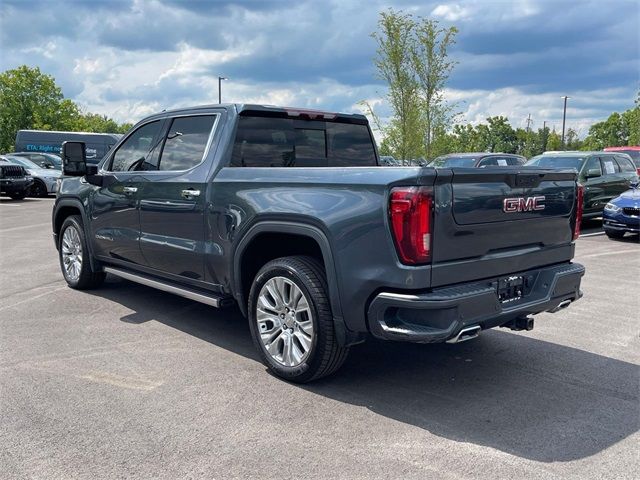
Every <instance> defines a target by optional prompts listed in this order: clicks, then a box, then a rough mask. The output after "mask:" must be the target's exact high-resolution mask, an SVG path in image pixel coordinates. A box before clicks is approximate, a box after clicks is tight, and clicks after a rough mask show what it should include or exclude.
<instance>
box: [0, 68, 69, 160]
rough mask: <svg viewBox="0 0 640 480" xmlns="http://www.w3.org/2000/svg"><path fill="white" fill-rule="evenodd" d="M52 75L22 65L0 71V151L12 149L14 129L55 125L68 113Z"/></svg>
mask: <svg viewBox="0 0 640 480" xmlns="http://www.w3.org/2000/svg"><path fill="white" fill-rule="evenodd" d="M63 99H64V97H63V95H62V90H60V88H59V87H58V86H57V85H56V83H55V80H54V79H53V77H52V76H50V75H46V74H43V73H42V72H40V69H39V68H38V67H35V68H29V67H27V66H26V65H23V66H21V67H18V68H16V69H13V70H7V71H5V72H3V73H2V74H0V151H11V150H13V142H14V139H15V136H16V132H17V131H18V130H20V129H26V128H34V126H36V125H56V124H57V123H58V120H59V119H60V117H61V116H62V115H66V114H67V113H68V105H67V104H64V105H63Z"/></svg>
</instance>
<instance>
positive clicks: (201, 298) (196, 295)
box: [104, 267, 235, 308]
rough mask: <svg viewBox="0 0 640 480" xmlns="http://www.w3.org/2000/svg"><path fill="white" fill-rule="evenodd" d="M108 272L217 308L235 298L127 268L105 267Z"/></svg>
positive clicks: (232, 301) (226, 305)
mask: <svg viewBox="0 0 640 480" xmlns="http://www.w3.org/2000/svg"><path fill="white" fill-rule="evenodd" d="M104 271H105V272H106V273H111V274H112V275H116V276H117V277H120V278H124V279H125V280H131V281H132V282H136V283H140V284H142V285H146V286H147V287H153V288H157V289H158V290H162V291H164V292H168V293H173V294H175V295H180V296H181V297H185V298H188V299H189V300H195V301H196V302H200V303H206V304H207V305H211V306H212V307H216V308H223V307H228V306H230V305H233V304H234V303H235V300H234V299H233V298H232V297H228V296H223V295H217V294H215V293H212V292H211V293H210V292H205V291H204V290H196V289H191V288H188V287H176V286H175V285H172V284H170V283H167V282H165V281H163V280H159V279H156V278H152V277H150V276H147V275H144V274H140V273H132V272H130V271H127V270H121V269H119V268H114V267H104Z"/></svg>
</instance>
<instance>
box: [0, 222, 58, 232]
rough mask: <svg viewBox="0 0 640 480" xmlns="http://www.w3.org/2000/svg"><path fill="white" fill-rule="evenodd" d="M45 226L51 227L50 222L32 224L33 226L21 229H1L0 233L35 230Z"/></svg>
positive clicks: (24, 226)
mask: <svg viewBox="0 0 640 480" xmlns="http://www.w3.org/2000/svg"><path fill="white" fill-rule="evenodd" d="M47 225H51V222H46V223H34V224H33V225H23V226H22V227H11V228H3V229H2V230H0V233H5V232H13V231H15V230H26V229H29V228H35V227H45V226H47Z"/></svg>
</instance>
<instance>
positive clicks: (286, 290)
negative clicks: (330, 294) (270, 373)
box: [256, 277, 314, 367]
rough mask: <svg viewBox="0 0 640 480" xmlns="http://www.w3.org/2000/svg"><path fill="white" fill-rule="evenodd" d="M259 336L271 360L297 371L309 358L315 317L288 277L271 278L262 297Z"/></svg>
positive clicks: (259, 303)
mask: <svg viewBox="0 0 640 480" xmlns="http://www.w3.org/2000/svg"><path fill="white" fill-rule="evenodd" d="M256 309H257V311H256V321H257V324H258V332H259V333H260V339H261V340H262V344H263V345H264V348H265V350H266V351H267V353H269V355H270V356H271V358H273V359H274V360H275V361H276V362H278V363H280V364H281V365H284V366H286V367H296V366H298V365H300V364H301V363H302V362H304V361H305V360H306V359H307V357H308V356H309V352H310V351H311V346H312V344H313V335H314V331H313V317H312V315H311V308H310V306H309V300H308V299H307V297H306V296H305V294H304V293H303V292H302V290H300V288H299V287H298V286H297V285H296V284H295V283H294V282H293V281H291V280H289V279H288V278H285V277H273V278H270V279H269V280H268V281H267V283H265V284H264V285H263V286H262V289H261V290H260V293H259V294H258V302H257V306H256Z"/></svg>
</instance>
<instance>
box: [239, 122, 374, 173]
mask: <svg viewBox="0 0 640 480" xmlns="http://www.w3.org/2000/svg"><path fill="white" fill-rule="evenodd" d="M377 164H378V163H377V158H376V153H375V147H374V142H373V138H372V136H371V132H370V131H369V127H368V126H367V124H366V123H351V122H345V121H340V120H325V119H322V120H318V119H309V120H307V119H300V118H284V117H278V116H275V117H274V116H261V115H257V114H254V113H253V112H251V114H250V115H241V116H240V118H239V119H238V128H237V132H236V138H235V142H234V146H233V152H232V156H231V166H232V167H370V166H377Z"/></svg>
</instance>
